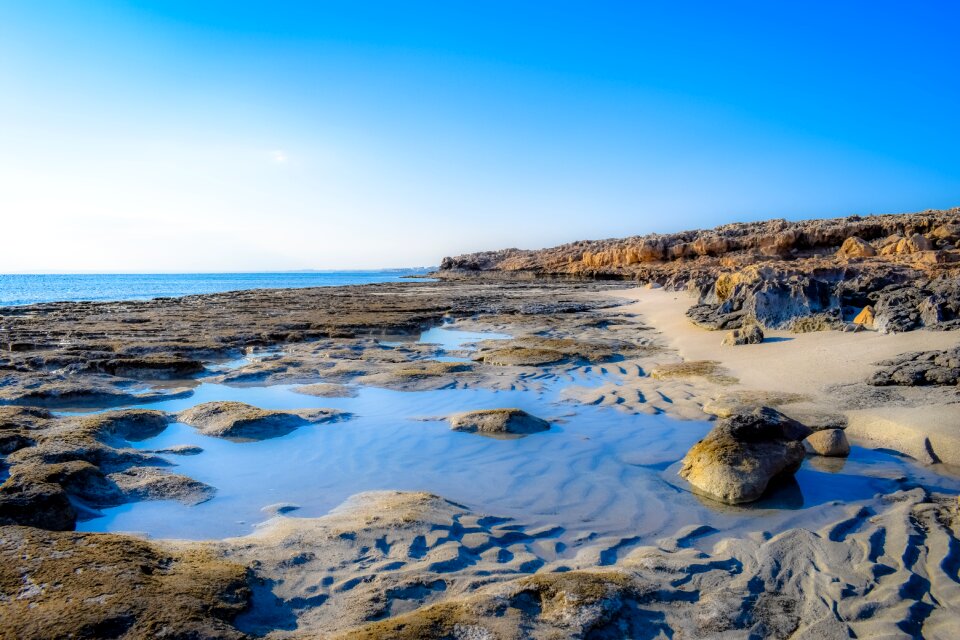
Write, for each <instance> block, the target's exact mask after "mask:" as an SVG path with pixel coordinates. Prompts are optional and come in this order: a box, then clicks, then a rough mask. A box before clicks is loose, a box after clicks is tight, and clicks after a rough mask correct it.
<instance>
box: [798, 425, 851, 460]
mask: <svg viewBox="0 0 960 640" xmlns="http://www.w3.org/2000/svg"><path fill="white" fill-rule="evenodd" d="M803 445H804V448H806V450H807V451H808V452H809V453H813V454H816V455H818V456H830V457H846V456H848V455H850V443H849V442H847V436H846V434H845V433H844V432H843V429H823V430H821V431H816V432H814V433H812V434H810V435H809V436H807V439H806V440H804V441H803Z"/></svg>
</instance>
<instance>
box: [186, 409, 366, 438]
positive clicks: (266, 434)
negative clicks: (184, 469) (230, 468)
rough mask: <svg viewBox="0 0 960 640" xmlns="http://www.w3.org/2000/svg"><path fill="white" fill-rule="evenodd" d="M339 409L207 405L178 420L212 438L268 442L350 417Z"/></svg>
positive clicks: (188, 411) (187, 411)
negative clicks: (313, 426) (283, 408)
mask: <svg viewBox="0 0 960 640" xmlns="http://www.w3.org/2000/svg"><path fill="white" fill-rule="evenodd" d="M346 415H347V414H344V413H343V412H341V411H337V410H335V409H289V410H273V409H260V408H258V407H254V406H251V405H249V404H246V403H243V402H204V403H203V404H198V405H197V406H195V407H191V408H190V409H187V410H185V411H181V412H180V413H178V414H177V420H179V421H180V422H183V423H184V424H188V425H190V426H191V427H196V428H197V429H199V431H200V432H201V433H203V434H205V435H208V436H215V437H218V438H229V439H231V440H240V441H250V440H266V439H267V438H277V437H279V436H282V435H286V434H288V433H290V432H291V431H293V430H294V429H297V428H298V427H302V426H304V425H308V424H317V423H320V422H333V421H336V420H339V419H342V418H344V417H346Z"/></svg>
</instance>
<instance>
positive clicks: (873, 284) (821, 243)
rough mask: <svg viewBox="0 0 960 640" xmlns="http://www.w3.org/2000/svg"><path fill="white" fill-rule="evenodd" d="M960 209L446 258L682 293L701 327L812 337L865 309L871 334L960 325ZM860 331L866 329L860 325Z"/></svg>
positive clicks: (448, 266) (453, 268) (455, 266)
mask: <svg viewBox="0 0 960 640" xmlns="http://www.w3.org/2000/svg"><path fill="white" fill-rule="evenodd" d="M958 247H960V208H957V209H948V210H942V211H926V212H923V213H913V214H896V215H880V216H867V217H861V216H851V217H848V218H834V219H827V220H807V221H803V222H787V221H786V220H768V221H765V222H754V223H737V224H728V225H723V226H720V227H717V228H716V229H712V230H700V231H685V232H681V233H674V234H652V235H648V236H637V237H633V238H626V239H622V240H598V241H582V242H575V243H571V244H567V245H562V246H559V247H554V248H551V249H542V250H519V249H506V250H502V251H490V252H483V253H476V254H469V255H463V256H456V257H448V258H444V260H443V262H442V264H441V272H443V273H446V274H449V275H451V276H456V275H479V274H490V273H498V274H511V275H517V274H533V275H536V276H540V277H542V276H567V277H589V278H621V279H629V280H635V281H638V282H640V283H655V284H657V285H658V286H663V287H665V288H667V289H670V290H688V291H691V292H693V293H695V294H696V295H697V296H698V298H699V304H698V305H695V306H693V307H691V309H690V311H689V312H688V314H689V316H690V318H691V319H692V320H693V321H694V322H695V323H697V324H698V325H700V326H703V327H705V328H708V329H736V328H739V327H740V326H742V325H743V323H744V321H755V322H758V323H760V324H761V325H762V326H764V327H770V328H777V329H792V330H794V331H818V330H823V329H827V328H833V329H840V328H844V327H845V326H847V325H849V324H850V323H851V321H853V320H854V319H855V318H857V317H858V315H859V314H861V313H862V312H863V310H864V308H868V307H869V309H870V313H869V316H870V319H869V321H866V322H863V324H867V325H868V328H870V329H874V328H875V329H877V330H879V331H882V332H888V331H889V332H900V331H910V330H913V329H917V328H920V327H926V328H931V329H937V330H955V329H957V328H960V248H958ZM857 324H858V325H859V324H861V323H857Z"/></svg>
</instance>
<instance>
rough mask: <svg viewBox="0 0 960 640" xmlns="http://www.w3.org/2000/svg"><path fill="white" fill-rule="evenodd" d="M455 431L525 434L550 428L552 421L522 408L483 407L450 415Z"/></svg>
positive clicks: (497, 434) (452, 427)
mask: <svg viewBox="0 0 960 640" xmlns="http://www.w3.org/2000/svg"><path fill="white" fill-rule="evenodd" d="M449 420H450V428H451V429H453V430H454V431H466V432H468V433H479V434H480V435H484V436H510V435H515V436H525V435H528V434H531V433H539V432H540V431H546V430H548V429H549V428H550V423H549V422H547V421H546V420H542V419H540V418H538V417H536V416H532V415H530V414H529V413H527V412H526V411H524V410H522V409H482V410H480V411H470V412H468V413H459V414H457V415H453V416H450V418H449Z"/></svg>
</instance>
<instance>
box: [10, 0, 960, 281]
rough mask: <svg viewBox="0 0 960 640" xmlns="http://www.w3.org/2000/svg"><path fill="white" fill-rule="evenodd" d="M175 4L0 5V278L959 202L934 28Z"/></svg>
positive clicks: (413, 254)
mask: <svg viewBox="0 0 960 640" xmlns="http://www.w3.org/2000/svg"><path fill="white" fill-rule="evenodd" d="M194 4H195V3H184V2H152V3H151V2H146V3H138V5H137V6H136V7H133V6H131V5H130V3H124V2H103V1H91V2H85V3H70V2H37V3H22V4H21V5H20V6H13V3H8V4H5V5H3V6H0V96H2V100H0V118H2V122H3V123H4V125H3V127H0V216H2V228H3V237H4V243H3V246H2V250H0V273H40V272H192V271H257V270H293V269H353V268H381V267H404V266H422V265H436V264H438V263H439V261H440V259H441V258H442V257H443V256H445V255H453V254H458V253H465V252H470V251H477V250H484V249H498V248H504V247H513V246H519V247H524V248H538V247H543V246H552V245H555V244H559V243H562V242H569V241H573V240H577V239H583V238H603V237H616V236H626V235H637V234H644V233H649V232H665V231H676V230H681V229H687V228H697V227H712V226H716V225H719V224H723V223H726V222H732V221H736V220H756V219H763V218H768V217H787V218H791V219H800V218H811V217H828V216H839V215H848V214H853V213H859V214H868V213H882V212H899V211H910V210H920V209H926V208H941V207H949V206H956V205H958V204H960V195H958V194H960V172H958V171H957V168H958V164H957V162H958V161H957V156H956V148H957V144H956V143H957V142H960V136H958V133H957V125H956V119H955V116H953V115H951V110H952V109H953V108H954V106H955V104H956V98H957V97H960V96H958V95H957V94H958V91H957V86H956V84H957V78H956V73H955V70H956V68H957V67H956V66H952V65H953V64H954V63H956V62H957V54H956V51H955V50H953V48H952V45H951V39H950V37H949V29H950V26H949V25H950V24H955V22H951V20H949V19H947V18H948V17H949V18H955V17H956V16H955V14H954V13H951V15H950V16H940V15H937V12H936V10H935V8H933V9H931V8H930V7H927V8H925V9H918V11H924V12H925V13H922V14H921V13H918V14H916V15H904V11H902V10H900V9H897V8H896V6H895V5H892V4H891V5H887V4H884V3H878V4H864V5H862V6H861V7H860V8H861V9H862V11H857V10H854V9H850V10H849V11H848V13H846V14H842V13H840V12H841V11H843V10H839V9H834V10H831V11H830V16H829V17H830V20H829V21H827V22H824V20H822V19H821V17H822V16H821V17H818V16H817V15H816V13H817V11H818V9H817V8H816V7H815V6H814V5H809V8H808V9H807V10H806V11H800V13H798V14H797V15H789V14H787V15H785V14H784V13H783V12H782V11H783V10H772V9H771V10H770V11H781V13H776V14H774V13H769V12H768V11H767V10H766V9H762V5H761V4H757V5H755V6H753V7H752V8H751V14H750V15H752V16H753V17H752V18H751V20H748V21H746V22H744V21H743V20H740V19H734V18H733V17H732V16H731V15H730V13H729V12H727V11H725V10H724V11H720V10H719V9H718V8H713V9H711V8H710V5H709V4H703V5H700V6H699V10H698V11H693V10H689V9H688V10H687V11H679V10H678V11H677V12H676V13H670V10H669V9H665V8H663V7H660V8H658V9H656V10H653V9H650V8H647V9H645V10H643V11H641V10H634V9H629V10H627V9H622V7H620V6H619V5H618V4H616V3H613V4H603V3H599V4H597V5H596V7H595V9H594V10H593V11H592V12H591V13H590V15H587V16H584V15H581V13H582V9H581V10H577V8H576V7H577V5H576V4H570V5H566V4H564V3H560V4H558V5H557V7H556V10H555V12H554V13H552V14H550V15H544V14H541V13H538V12H537V11H535V10H533V9H531V8H528V9H526V10H516V9H513V8H511V6H510V5H509V4H506V5H500V4H497V3H491V4H489V5H485V6H484V7H483V8H478V9H475V10H474V11H472V12H469V13H466V12H462V11H461V12H460V13H458V12H457V10H456V8H455V7H454V8H449V7H447V8H444V9H443V10H439V9H437V8H436V7H433V6H432V5H430V4H429V3H427V4H422V5H417V4H412V5H409V6H407V7H406V8H405V9H403V10H401V9H396V8H393V9H392V8H391V7H390V5H389V4H384V5H376V6H377V7H378V9H377V10H373V9H372V6H373V5H366V7H367V9H368V10H367V11H361V10H357V9H353V8H351V7H350V5H349V4H343V5H337V4H335V3H331V4H328V5H325V6H324V8H322V9H321V8H316V7H312V6H311V3H303V4H301V3H295V2H292V3H281V4H279V5H277V7H279V8H276V7H275V8H273V9H271V8H269V7H270V6H273V5H267V4H263V3H252V2H249V3H244V2H237V3H225V4H220V3H217V2H212V3H200V4H204V6H205V7H206V8H195V7H194ZM375 4H376V3H375ZM827 7H828V5H826V4H825V5H823V6H822V7H821V8H820V9H819V10H820V11H821V12H826V11H827ZM870 7H874V8H873V13H870ZM711 11H713V12H716V13H715V14H711ZM948 11H952V9H948ZM864 12H866V14H865V13H864ZM691 16H694V17H693V18H691ZM853 25H859V26H860V27H862V32H861V30H858V29H852V28H851V27H852V26H853ZM921 27H923V28H921ZM937 29H942V30H944V33H943V34H941V35H938V34H937V33H933V31H936V30H937ZM838 34H843V35H844V36H845V39H843V40H842V42H841V40H840V38H838V37H836V36H838ZM894 35H896V36H897V37H896V38H893V37H892V36H894ZM745 61H746V62H745ZM891 61H893V62H891ZM747 62H748V63H749V64H750V65H758V68H752V67H751V68H743V65H744V64H746V63H747ZM738 65H740V66H738ZM951 66H952V68H953V73H952V75H951V73H950V71H949V70H950V68H951ZM777 71H780V72H782V74H778V73H776V72H777ZM867 89H869V90H870V91H872V93H864V91H866V90H867Z"/></svg>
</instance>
